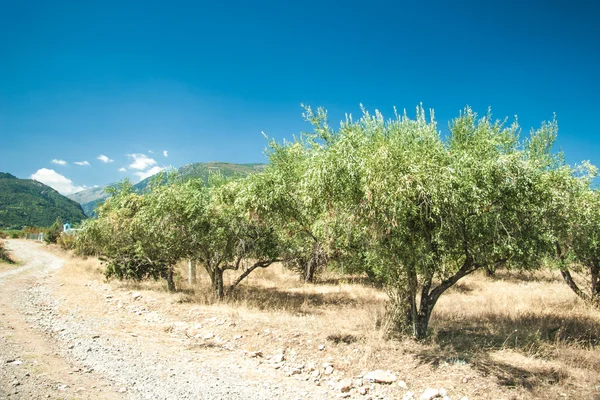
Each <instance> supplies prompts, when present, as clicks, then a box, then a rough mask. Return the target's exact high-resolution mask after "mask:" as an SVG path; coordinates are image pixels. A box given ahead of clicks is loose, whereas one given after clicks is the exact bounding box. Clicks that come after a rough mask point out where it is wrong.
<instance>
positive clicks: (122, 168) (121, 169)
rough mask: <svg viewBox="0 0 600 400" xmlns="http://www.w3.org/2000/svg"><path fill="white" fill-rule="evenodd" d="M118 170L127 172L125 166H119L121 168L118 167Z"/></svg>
mask: <svg viewBox="0 0 600 400" xmlns="http://www.w3.org/2000/svg"><path fill="white" fill-rule="evenodd" d="M119 172H127V168H125V167H121V168H119Z"/></svg>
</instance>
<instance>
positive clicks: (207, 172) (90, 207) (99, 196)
mask: <svg viewBox="0 0 600 400" xmlns="http://www.w3.org/2000/svg"><path fill="white" fill-rule="evenodd" d="M264 167H265V165H264V164H232V163H223V162H209V163H192V164H188V165H184V166H183V167H181V168H179V169H178V170H176V171H172V172H174V174H175V176H176V178H177V180H179V181H182V182H183V181H187V180H190V179H200V180H201V181H202V182H204V183H205V184H208V181H209V178H210V176H211V175H214V174H219V175H221V176H223V177H226V178H235V177H244V176H247V175H250V174H254V173H258V172H260V171H262V170H263V169H264ZM152 181H157V183H160V184H166V183H167V182H168V181H169V177H168V174H159V175H155V176H152V177H149V178H146V179H144V180H142V181H140V182H139V183H137V184H135V185H133V190H134V191H135V192H138V193H145V192H147V191H149V186H151V182H152ZM116 186H117V185H109V186H106V187H102V188H91V189H87V190H84V191H81V192H79V193H74V194H72V195H69V198H70V199H72V200H75V201H76V202H78V203H80V204H81V207H82V208H83V211H84V212H85V215H87V216H90V217H92V216H95V212H94V210H95V209H96V207H98V206H99V205H100V204H102V203H103V202H104V200H105V199H106V198H107V197H109V196H110V191H111V188H114V187H116Z"/></svg>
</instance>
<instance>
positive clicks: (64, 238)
mask: <svg viewBox="0 0 600 400" xmlns="http://www.w3.org/2000/svg"><path fill="white" fill-rule="evenodd" d="M75 240H76V237H75V235H67V234H64V233H63V234H61V235H60V236H59V237H58V240H57V241H56V243H57V244H58V245H59V246H60V247H61V248H62V249H63V250H73V249H74V248H75Z"/></svg>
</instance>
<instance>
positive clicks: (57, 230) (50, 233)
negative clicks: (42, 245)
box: [44, 218, 63, 244]
mask: <svg viewBox="0 0 600 400" xmlns="http://www.w3.org/2000/svg"><path fill="white" fill-rule="evenodd" d="M62 232H63V222H62V220H61V219H60V218H56V221H54V223H53V224H52V226H51V227H50V228H48V230H47V231H46V234H45V235H44V241H46V243H54V244H56V242H57V241H58V239H59V238H60V235H61V234H62Z"/></svg>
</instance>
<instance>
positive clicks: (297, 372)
mask: <svg viewBox="0 0 600 400" xmlns="http://www.w3.org/2000/svg"><path fill="white" fill-rule="evenodd" d="M301 373H302V370H301V369H299V368H294V369H292V370H291V371H290V376H291V375H300V374H301Z"/></svg>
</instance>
